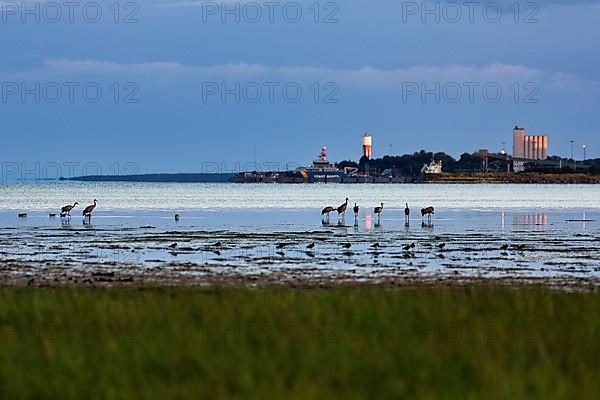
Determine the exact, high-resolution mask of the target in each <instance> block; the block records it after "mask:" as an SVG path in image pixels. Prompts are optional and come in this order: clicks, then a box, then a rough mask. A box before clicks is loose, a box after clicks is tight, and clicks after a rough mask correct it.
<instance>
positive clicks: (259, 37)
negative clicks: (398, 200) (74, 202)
mask: <svg viewBox="0 0 600 400" xmlns="http://www.w3.org/2000/svg"><path fill="white" fill-rule="evenodd" d="M0 5H1V6H0V8H1V10H2V11H1V13H0V38H1V39H0V40H2V57H0V84H1V86H0V121H1V124H2V125H1V128H0V132H1V135H2V140H1V145H0V164H1V165H0V167H1V169H2V170H1V174H2V179H3V180H7V179H10V178H11V177H13V178H14V177H15V176H20V177H25V178H32V177H39V178H46V177H48V178H52V177H55V176H59V175H60V176H73V175H86V174H94V173H102V174H113V173H151V172H237V171H239V170H245V169H262V170H265V169H285V168H287V167H293V166H296V165H305V164H309V163H310V162H311V161H312V160H313V159H314V158H315V156H316V155H317V153H318V151H319V149H320V148H321V146H327V147H328V149H329V157H330V159H332V160H334V161H339V160H344V159H354V160H358V159H359V157H360V155H361V136H362V135H363V134H364V132H367V131H368V132H369V133H371V134H372V135H373V142H374V149H373V153H374V156H375V157H381V156H383V155H386V154H405V153H412V152H415V151H418V150H420V149H426V150H430V151H445V152H447V153H450V154H452V155H453V156H455V157H458V156H459V155H460V154H461V153H463V152H473V151H476V150H478V149H481V148H486V149H490V150H492V151H496V150H500V149H502V147H503V146H504V144H503V143H506V144H505V146H506V148H507V149H508V150H510V148H511V140H512V128H513V127H514V126H515V125H519V126H523V127H525V128H526V129H527V132H528V133H529V134H547V135H549V137H550V154H557V155H563V156H570V151H571V143H570V141H571V140H573V141H574V152H575V157H576V158H579V159H581V158H583V151H582V145H583V144H586V145H587V150H586V151H587V157H588V158H590V157H600V116H599V111H600V90H599V89H600V40H598V38H600V25H599V24H598V23H597V21H599V20H600V2H597V1H573V0H570V1H560V0H551V1H544V2H529V1H523V2H517V3H515V1H514V0H509V1H505V0H497V1H494V2H492V1H490V2H486V1H484V2H476V1H474V2H448V1H416V2H413V1H398V0H352V1H347V0H339V1H315V0H309V1H291V2H290V1H284V2H278V1H254V2H252V1H239V2H235V1H229V0H227V1H219V2H202V1H193V0H189V1H181V0H179V1H177V0H144V1H137V2H136V1H120V2H119V1H118V0H117V1H115V0H109V1H82V2H77V1H73V2H63V1H58V2H52V1H18V2H13V1H0ZM255 162H256V163H257V164H258V165H257V166H258V168H254V167H255V165H254V163H255Z"/></svg>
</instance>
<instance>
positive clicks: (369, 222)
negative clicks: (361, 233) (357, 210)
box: [364, 213, 373, 231]
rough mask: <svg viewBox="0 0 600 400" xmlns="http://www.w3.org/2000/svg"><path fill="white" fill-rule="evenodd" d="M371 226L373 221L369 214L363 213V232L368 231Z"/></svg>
mask: <svg viewBox="0 0 600 400" xmlns="http://www.w3.org/2000/svg"><path fill="white" fill-rule="evenodd" d="M372 224H373V220H372V219H371V214H369V213H365V220H364V227H365V230H367V231H370V230H371V226H372Z"/></svg>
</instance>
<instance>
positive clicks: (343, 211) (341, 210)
mask: <svg viewBox="0 0 600 400" xmlns="http://www.w3.org/2000/svg"><path fill="white" fill-rule="evenodd" d="M347 208H348V198H347V197H346V202H345V203H344V204H342V205H341V206H339V207H338V208H337V213H338V218H339V216H340V215H341V216H342V218H343V219H345V218H346V209H347Z"/></svg>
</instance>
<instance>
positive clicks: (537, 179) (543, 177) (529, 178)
mask: <svg viewBox="0 0 600 400" xmlns="http://www.w3.org/2000/svg"><path fill="white" fill-rule="evenodd" d="M238 177H239V175H238V174H233V173H225V174H219V173H215V174H203V173H177V174H140V175H90V176H78V177H72V178H60V179H59V180H60V181H75V182H142V183H229V182H231V181H232V180H235V183H288V184H294V183H295V184H302V183H314V182H308V181H306V180H300V179H295V180H293V181H290V180H289V179H285V180H283V179H280V178H278V177H277V176H276V175H273V174H260V175H258V176H255V178H253V179H251V180H239V179H236V178H238ZM364 178H368V179H357V178H352V179H348V180H347V181H341V182H339V181H338V182H335V181H331V182H328V183H338V184H360V183H376V184H419V183H445V184H486V183H489V184H492V183H493V184H600V175H590V174H574V173H573V174H556V173H535V172H527V173H518V174H515V173H511V174H505V173H479V172H478V173H444V174H441V175H427V176H418V177H393V178H391V177H364ZM321 183H322V182H321Z"/></svg>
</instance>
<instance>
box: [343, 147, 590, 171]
mask: <svg viewBox="0 0 600 400" xmlns="http://www.w3.org/2000/svg"><path fill="white" fill-rule="evenodd" d="M504 157H505V156H504V155H499V154H490V157H489V158H488V165H487V171H488V172H504V171H506V169H507V166H506V163H507V160H506V158H504ZM432 160H435V161H441V162H442V164H443V168H444V172H455V173H460V172H466V173H468V172H481V171H483V170H484V165H483V162H482V160H483V158H482V156H481V155H480V154H479V153H463V154H461V156H460V158H459V159H458V160H457V159H455V158H454V157H452V156H451V155H449V154H446V153H444V152H437V153H434V152H429V151H425V150H420V151H418V152H415V153H413V154H404V155H402V156H389V155H388V156H384V157H383V158H375V159H371V160H369V159H368V158H367V157H364V156H363V157H361V159H360V160H359V161H358V162H355V161H352V160H346V161H341V162H339V163H336V167H338V168H340V169H343V168H346V167H350V168H358V169H359V170H360V171H362V172H366V171H367V170H368V171H369V172H370V173H371V174H373V173H375V174H381V173H382V172H383V171H386V170H389V171H392V173H393V175H395V176H418V175H420V174H421V169H422V168H423V165H425V164H429V163H430V162H431V161H432ZM548 161H551V162H552V161H553V162H554V163H555V164H556V166H555V165H542V164H540V165H531V166H530V168H528V171H532V172H542V173H543V172H546V173H565V174H566V173H573V172H574V171H575V169H574V168H573V165H574V162H573V160H572V159H568V158H562V157H559V156H551V157H549V158H548ZM560 161H562V167H558V164H559V163H560ZM576 164H577V172H588V173H592V174H600V158H596V159H590V160H586V161H585V162H584V161H577V162H576Z"/></svg>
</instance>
